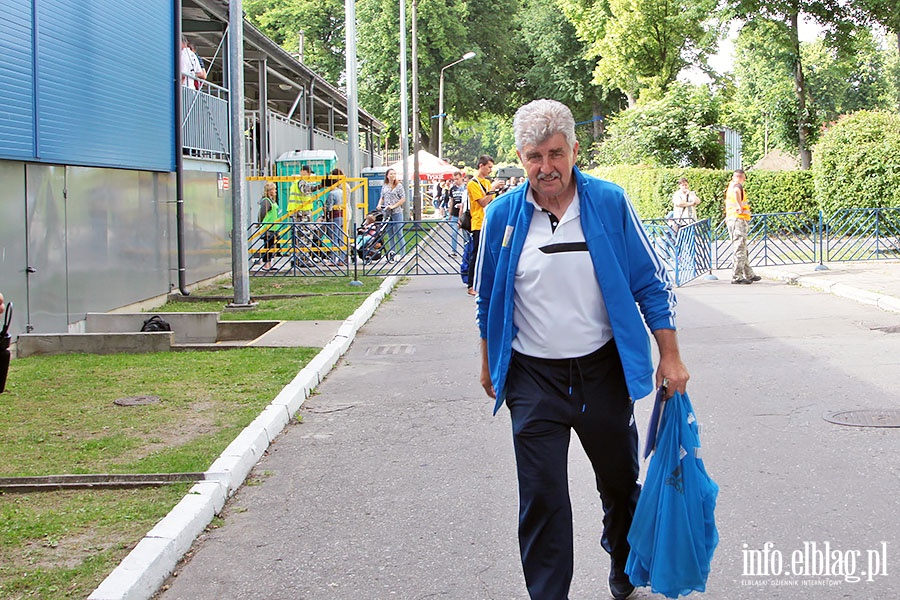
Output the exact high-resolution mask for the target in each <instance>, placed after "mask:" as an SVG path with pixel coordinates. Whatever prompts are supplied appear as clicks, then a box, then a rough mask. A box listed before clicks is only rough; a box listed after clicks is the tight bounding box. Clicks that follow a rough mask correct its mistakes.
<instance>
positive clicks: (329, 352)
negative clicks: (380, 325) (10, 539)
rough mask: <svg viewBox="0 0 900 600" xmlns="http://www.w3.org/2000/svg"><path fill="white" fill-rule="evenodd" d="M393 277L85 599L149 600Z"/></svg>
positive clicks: (330, 364) (344, 349) (340, 353)
mask: <svg viewBox="0 0 900 600" xmlns="http://www.w3.org/2000/svg"><path fill="white" fill-rule="evenodd" d="M398 280H399V277H398V276H390V277H386V278H385V280H384V281H383V282H382V284H381V286H379V288H378V289H377V290H376V291H375V292H373V293H372V294H370V295H369V297H368V298H366V300H365V302H363V303H362V305H361V306H360V307H359V308H358V309H356V311H355V312H354V313H353V314H352V315H350V316H349V317H348V318H347V320H345V321H344V323H343V325H341V327H340V328H339V329H338V332H337V334H336V335H335V336H334V338H332V340H331V341H330V342H329V343H328V344H327V345H326V346H325V347H324V348H322V350H321V352H319V353H318V354H317V355H316V356H315V358H313V359H312V360H311V361H310V362H309V363H308V364H307V365H306V366H305V367H304V368H303V369H301V370H300V372H299V373H297V375H296V376H295V377H294V379H293V380H291V382H290V383H288V384H287V385H286V386H284V388H282V390H281V391H280V392H279V393H278V395H277V396H275V398H274V399H273V400H272V402H271V403H270V404H269V405H268V406H267V407H266V408H265V409H264V410H263V412H262V413H260V415H259V416H258V417H257V418H256V419H254V420H253V422H252V423H250V424H249V425H247V427H245V428H244V430H243V431H242V432H241V433H240V434H239V435H238V436H237V438H235V439H234V441H233V442H231V444H229V445H228V447H227V448H226V449H225V450H224V451H223V452H222V454H221V455H220V456H219V458H217V459H216V460H215V461H214V462H213V464H212V465H210V467H209V469H208V470H207V472H206V477H207V481H203V482H200V483H197V484H196V485H194V487H192V488H191V489H190V491H189V492H188V493H187V495H186V496H185V497H184V498H182V499H181V501H180V502H179V503H178V504H177V505H175V508H173V509H172V510H171V511H169V514H167V515H166V516H165V517H163V519H162V520H161V521H160V522H159V523H157V524H156V525H155V526H154V527H153V529H151V530H150V531H149V532H148V533H147V534H146V535H145V536H144V538H143V539H142V540H141V541H140V542H139V543H138V544H137V546H135V547H134V549H133V550H132V551H131V552H130V553H129V554H128V556H126V557H125V558H124V560H122V562H121V563H120V564H119V566H117V567H116V568H115V569H114V570H113V572H112V573H110V574H109V576H107V578H106V579H104V580H103V581H102V582H101V583H100V585H99V586H98V587H97V589H96V590H94V591H93V592H92V593H91V595H90V596H88V600H149V599H150V598H151V597H152V596H153V594H155V593H156V591H157V590H158V589H159V588H160V586H162V585H163V583H165V581H166V579H167V578H168V577H169V575H171V574H172V572H173V571H174V570H175V567H176V566H177V565H178V561H179V560H181V557H182V556H184V554H185V552H187V551H188V550H190V548H191V545H192V544H193V543H194V540H195V539H196V538H197V536H199V535H200V534H201V533H203V531H204V529H205V528H206V526H207V525H209V523H210V522H211V521H212V520H213V517H215V516H216V515H217V514H218V513H219V511H221V510H222V507H223V506H225V501H226V500H227V499H228V498H229V497H230V496H231V495H232V494H234V492H235V491H236V490H237V489H238V488H239V487H240V486H241V485H242V484H243V482H244V480H245V479H246V478H247V476H248V475H249V474H250V470H251V469H253V467H254V466H255V465H256V463H257V462H258V461H259V459H260V458H261V457H262V455H263V453H264V452H265V451H266V449H267V448H268V447H269V444H271V443H272V440H274V439H275V437H276V436H278V435H279V434H280V433H281V432H282V430H283V429H284V427H285V426H286V425H287V424H288V423H289V422H290V420H291V418H292V417H293V416H294V415H295V414H296V413H297V411H298V410H299V409H300V407H301V406H303V402H305V401H306V399H307V398H308V397H309V395H310V394H311V393H312V391H313V390H314V389H315V388H316V386H317V385H319V383H320V382H321V381H322V380H323V379H324V378H325V376H326V375H327V374H328V372H329V371H331V369H332V368H333V367H334V365H335V364H337V361H338V360H340V358H341V356H343V355H344V353H345V352H347V349H348V348H350V344H351V343H352V342H353V338H354V337H355V336H356V332H357V331H359V328H360V327H362V326H363V325H364V324H365V323H366V321H368V320H369V319H370V318H371V317H372V315H373V314H374V313H375V310H376V309H377V308H378V306H379V305H380V304H381V302H382V301H383V300H384V298H385V296H387V295H388V294H389V293H391V291H392V290H393V289H394V286H396V284H397V281H398Z"/></svg>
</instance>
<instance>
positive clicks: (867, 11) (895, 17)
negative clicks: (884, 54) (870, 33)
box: [855, 0, 900, 108]
mask: <svg viewBox="0 0 900 600" xmlns="http://www.w3.org/2000/svg"><path fill="white" fill-rule="evenodd" d="M855 4H856V5H857V7H858V8H859V10H861V11H862V13H863V14H864V15H865V17H866V18H867V19H869V21H870V22H873V23H877V24H879V25H881V26H882V27H884V28H885V29H886V30H887V31H888V33H890V34H891V35H892V36H893V37H894V48H895V49H896V50H897V53H896V54H895V56H896V57H898V61H897V62H896V63H894V64H893V65H892V69H891V70H892V81H891V84H892V85H893V88H894V98H895V100H896V103H897V107H898V108H900V10H898V9H897V2H896V0H855Z"/></svg>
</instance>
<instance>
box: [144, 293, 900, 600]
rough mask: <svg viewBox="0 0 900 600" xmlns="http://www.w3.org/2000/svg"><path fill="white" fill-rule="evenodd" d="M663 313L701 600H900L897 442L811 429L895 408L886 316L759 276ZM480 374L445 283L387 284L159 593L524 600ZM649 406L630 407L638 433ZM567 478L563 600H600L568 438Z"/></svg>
mask: <svg viewBox="0 0 900 600" xmlns="http://www.w3.org/2000/svg"><path fill="white" fill-rule="evenodd" d="M678 298H679V309H678V313H679V328H680V333H679V336H680V341H681V347H682V354H683V358H684V360H685V362H686V363H687V365H688V368H689V369H690V370H691V373H692V379H691V382H690V384H689V393H690V396H691V400H692V402H693V404H694V407H695V410H696V412H697V416H698V419H699V421H700V423H701V426H702V429H701V439H702V443H703V446H704V448H703V457H704V461H705V463H706V467H707V470H708V471H709V473H710V474H711V475H712V477H713V478H714V479H715V480H716V482H717V483H718V484H719V486H720V493H719V501H718V506H717V510H716V521H717V524H718V528H719V533H720V543H719V547H718V548H717V550H716V553H715V557H714V559H713V563H712V573H711V575H710V578H709V582H708V586H707V593H706V594H704V595H703V596H702V597H705V598H713V599H722V600H726V599H727V600H734V599H737V600H741V599H745V598H747V599H749V598H811V599H812V598H815V599H830V598H900V519H898V506H900V504H898V500H897V499H898V497H900V461H898V456H900V452H898V450H900V429H897V428H863V427H848V426H843V425H835V424H832V423H830V422H828V421H826V420H825V419H824V418H823V417H824V416H826V415H827V414H829V413H833V412H838V411H843V410H854V409H884V408H894V409H896V408H900V386H898V377H900V364H898V363H900V314H895V313H889V312H884V311H881V310H879V309H877V308H874V307H869V306H864V305H860V304H857V303H855V302H853V301H851V300H847V299H843V298H839V297H835V296H832V295H829V294H826V293H821V292H817V291H812V290H808V289H803V288H798V287H795V286H789V285H786V284H784V283H781V282H773V281H763V282H760V283H756V284H754V285H752V286H733V285H730V284H729V282H728V280H720V281H698V282H695V283H692V284H689V285H687V286H685V287H682V288H680V289H679V290H678ZM892 328H893V330H894V332H893V333H892V332H891V331H892ZM478 368H479V353H478V339H477V333H476V330H475V326H474V302H473V301H472V299H471V298H469V297H468V296H466V294H465V288H464V287H463V286H462V284H461V283H460V282H459V279H458V278H457V277H448V276H443V277H441V276H431V277H420V278H411V279H410V280H409V282H408V283H406V284H404V285H401V286H399V287H398V288H397V289H396V290H395V292H394V294H393V295H392V297H391V298H390V299H389V300H387V301H386V302H385V303H384V304H382V306H381V307H380V308H379V309H378V311H377V313H376V314H375V316H374V317H373V318H372V319H371V320H370V321H369V322H368V323H367V324H366V325H365V326H364V327H363V328H362V329H361V330H360V331H359V333H358V334H357V337H356V340H355V341H354V343H353V346H352V347H351V349H350V351H349V352H348V353H347V354H346V355H345V357H344V358H343V359H342V361H341V362H340V363H339V366H338V367H337V368H335V369H334V370H333V371H332V372H331V374H330V375H329V376H328V377H327V379H326V380H325V381H324V382H323V383H322V384H321V385H320V386H319V388H318V393H317V394H316V395H314V396H313V397H311V398H310V399H309V400H307V402H306V404H305V405H304V407H303V408H302V409H301V410H300V413H298V415H299V416H300V417H301V421H300V422H298V423H295V424H292V425H290V426H289V427H288V428H287V429H286V430H285V433H284V434H283V435H282V436H280V437H279V438H278V439H276V440H275V442H274V443H273V444H272V446H271V447H270V448H269V452H268V454H267V455H266V456H265V457H264V458H263V459H262V460H261V461H260V463H259V464H258V465H257V467H256V469H255V470H254V473H253V475H252V476H251V479H250V480H249V482H248V485H245V486H244V487H243V488H241V489H240V490H239V491H238V492H237V494H236V495H235V496H234V497H233V498H232V499H231V500H230V501H229V503H228V504H227V505H226V508H225V510H224V511H223V513H222V515H221V519H220V520H219V521H218V526H217V527H215V528H213V529H211V530H210V531H209V532H208V533H207V534H205V535H203V536H202V537H201V538H200V539H199V540H198V542H197V543H196V544H195V547H194V549H193V550H192V551H191V552H190V553H189V555H188V558H187V560H186V561H185V563H184V564H182V565H180V566H179V569H178V571H177V576H175V577H172V578H170V580H169V581H168V582H167V585H166V588H165V591H164V592H162V593H161V594H160V595H159V598H162V599H163V600H176V599H184V600H188V599H190V600H204V599H207V598H208V599H212V598H240V599H255V598H259V599H266V600H280V599H284V600H288V599H290V600H298V599H308V600H321V599H334V600H369V599H372V600H376V599H377V600H380V599H392V598H397V599H404V600H405V599H415V600H418V599H426V598H446V599H453V600H488V599H496V600H500V599H503V600H507V599H509V600H514V599H515V600H518V599H526V598H527V594H526V592H525V586H524V581H523V578H522V575H521V568H520V565H519V560H518V545H517V541H516V511H517V492H516V482H515V472H514V462H513V454H512V443H511V439H510V425H509V417H508V413H507V411H506V410H505V409H501V411H500V413H499V414H498V415H497V416H491V405H492V404H491V402H490V401H489V399H488V398H487V397H486V396H485V395H484V393H483V392H482V391H481V389H480V386H479V385H478V382H477V375H478ZM651 400H652V398H646V399H643V400H641V401H640V402H639V403H638V404H637V407H636V416H637V420H638V427H639V430H640V431H641V432H642V433H643V431H644V430H645V429H646V424H647V420H648V417H649V412H650V408H651ZM642 437H643V436H642ZM645 467H646V465H645ZM569 477H570V481H571V489H572V502H573V509H574V518H575V530H576V540H575V544H576V546H575V552H576V563H575V576H574V579H573V582H572V589H571V594H570V598H571V599H572V600H583V599H584V600H586V599H588V598H607V597H608V593H607V591H606V575H607V571H608V559H607V558H606V556H605V553H603V552H602V550H601V549H600V548H599V543H598V539H599V534H600V530H599V527H600V517H601V512H600V506H599V499H598V498H597V494H596V492H595V491H594V490H593V478H592V476H591V472H590V467H589V464H588V462H587V460H586V459H585V458H584V456H583V453H582V451H581V448H580V445H579V444H578V442H577V437H573V443H572V449H571V452H570V469H569ZM826 544H827V546H826ZM751 559H752V560H751ZM779 560H780V566H781V569H782V572H781V573H778V574H776V573H775V572H774V571H775V569H776V567H778V566H779ZM751 562H752V563H754V564H750V563H751ZM760 562H762V563H764V564H765V565H767V566H768V567H769V570H768V572H765V569H763V568H762V565H760V564H759V563H760ZM823 562H825V563H828V567H827V569H828V571H826V570H825V566H824V565H823V564H822V563H823ZM826 572H827V573H828V574H825V573H826ZM873 572H874V574H873ZM856 578H859V581H855V579H856ZM636 597H637V598H654V597H658V598H661V597H662V596H658V595H654V594H651V593H650V592H649V591H648V590H641V591H640V592H639V594H637V595H636Z"/></svg>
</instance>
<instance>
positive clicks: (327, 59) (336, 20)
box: [244, 0, 346, 85]
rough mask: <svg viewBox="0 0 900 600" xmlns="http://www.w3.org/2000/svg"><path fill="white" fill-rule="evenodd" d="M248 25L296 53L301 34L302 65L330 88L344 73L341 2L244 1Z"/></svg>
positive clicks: (294, 0)
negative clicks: (309, 68) (258, 29)
mask: <svg viewBox="0 0 900 600" xmlns="http://www.w3.org/2000/svg"><path fill="white" fill-rule="evenodd" d="M244 11H245V12H246V13H247V18H248V19H249V20H250V22H251V23H253V24H254V25H256V26H257V27H259V28H260V29H261V30H262V31H263V33H265V34H266V35H267V36H269V37H270V38H272V39H273V40H274V41H275V42H276V43H277V44H279V45H280V46H281V47H282V48H284V49H285V50H287V51H288V52H290V53H291V54H296V53H297V49H298V40H299V37H300V33H301V32H302V33H303V62H304V63H305V64H307V65H308V66H309V67H311V68H312V69H313V70H314V71H316V72H317V73H318V74H319V75H321V76H322V77H324V78H325V79H326V80H327V81H328V82H329V83H331V84H332V85H338V83H339V82H340V81H341V75H342V74H343V73H344V67H345V63H346V61H345V58H344V38H345V35H344V3H343V1H342V0H321V1H317V0H246V1H245V2H244Z"/></svg>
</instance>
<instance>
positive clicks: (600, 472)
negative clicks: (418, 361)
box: [506, 341, 640, 600]
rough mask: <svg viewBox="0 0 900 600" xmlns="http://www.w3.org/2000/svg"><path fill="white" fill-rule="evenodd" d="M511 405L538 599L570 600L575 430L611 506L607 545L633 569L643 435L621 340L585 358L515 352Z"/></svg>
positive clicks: (606, 514)
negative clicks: (632, 530)
mask: <svg viewBox="0 0 900 600" xmlns="http://www.w3.org/2000/svg"><path fill="white" fill-rule="evenodd" d="M506 389H507V394H506V404H507V406H508V407H509V411H510V414H511V417H512V428H513V444H514V446H515V453H516V469H517V472H518V478H519V550H520V552H521V555H522V568H523V570H524V572H525V584H526V585H527V587H528V593H529V595H530V597H531V598H532V599H533V600H566V599H567V598H568V593H569V585H570V583H571V581H572V570H573V549H572V545H573V543H572V506H571V503H570V500H569V481H568V453H569V439H570V437H571V431H572V430H573V429H574V430H575V433H576V434H577V435H578V438H579V439H580V440H581V444H582V446H583V447H584V449H585V452H586V454H587V456H588V459H590V461H591V465H592V466H593V469H594V474H595V477H596V481H597V490H598V491H599V492H600V498H601V501H602V504H603V534H602V537H601V539H600V543H601V545H602V546H603V548H604V549H605V550H606V551H607V552H608V553H609V554H610V556H611V557H612V559H613V561H614V562H615V563H616V564H617V565H618V566H620V568H622V569H624V567H625V561H626V560H627V558H628V552H629V545H628V539H627V536H628V530H629V528H630V527H631V520H632V517H633V516H634V509H635V506H636V505H637V499H638V496H639V495H640V485H639V484H638V481H637V480H638V474H639V465H638V438H637V428H636V427H635V424H634V416H633V411H632V402H631V399H630V397H629V396H628V390H627V388H626V385H625V375H624V373H623V371H622V363H621V361H620V359H619V353H618V350H617V349H616V346H615V343H614V342H613V341H610V342H609V343H607V344H606V345H604V346H603V347H602V348H600V349H599V350H597V351H596V352H594V353H592V354H589V355H587V356H584V357H580V358H572V359H561V360H555V359H542V358H534V357H529V356H525V355H523V354H519V353H517V352H513V356H512V359H511V362H510V368H509V375H508V379H507V388H506Z"/></svg>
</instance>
